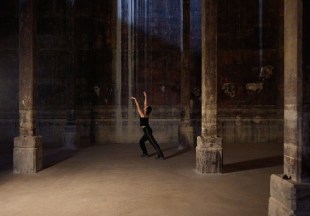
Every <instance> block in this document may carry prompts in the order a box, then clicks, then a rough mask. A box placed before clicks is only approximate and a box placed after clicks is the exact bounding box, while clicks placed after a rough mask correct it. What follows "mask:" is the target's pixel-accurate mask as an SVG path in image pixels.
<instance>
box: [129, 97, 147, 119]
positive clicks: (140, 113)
mask: <svg viewBox="0 0 310 216" xmlns="http://www.w3.org/2000/svg"><path fill="white" fill-rule="evenodd" d="M131 99H132V100H133V101H134V102H135V104H136V108H137V111H138V113H139V115H140V117H141V118H143V117H144V114H143V112H142V111H141V109H140V106H139V103H138V101H137V99H136V98H135V97H131Z"/></svg>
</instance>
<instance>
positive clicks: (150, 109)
mask: <svg viewBox="0 0 310 216" xmlns="http://www.w3.org/2000/svg"><path fill="white" fill-rule="evenodd" d="M151 112H152V107H151V106H147V107H146V109H145V114H146V115H149V114H150V113H151Z"/></svg>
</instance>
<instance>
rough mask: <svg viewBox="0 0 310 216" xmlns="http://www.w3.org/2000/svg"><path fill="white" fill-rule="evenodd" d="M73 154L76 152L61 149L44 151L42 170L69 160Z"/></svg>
mask: <svg viewBox="0 0 310 216" xmlns="http://www.w3.org/2000/svg"><path fill="white" fill-rule="evenodd" d="M75 152H76V150H71V149H63V148H61V149H53V150H48V151H45V152H44V156H43V168H44V169H45V168H48V167H51V166H54V165H56V164H58V163H60V162H62V161H65V160H67V159H69V158H71V157H72V156H73V155H74V154H75Z"/></svg>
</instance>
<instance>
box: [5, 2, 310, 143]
mask: <svg viewBox="0 0 310 216" xmlns="http://www.w3.org/2000/svg"><path fill="white" fill-rule="evenodd" d="M117 2H119V3H121V5H122V7H121V12H120V13H119V14H120V17H118V12H117ZM258 2H259V1H258V0H257V1H246V0H233V1H232V0H220V4H219V5H220V8H219V23H218V31H219V35H218V40H219V53H218V69H219V72H218V88H219V89H218V92H219V93H218V94H219V95H218V99H219V100H218V102H219V107H220V109H221V111H220V115H219V116H220V120H219V121H220V122H221V123H220V124H219V125H221V126H220V127H221V128H220V130H221V133H222V134H223V136H225V134H229V133H230V132H229V131H230V127H233V128H234V127H235V125H236V124H239V121H241V122H242V121H243V120H244V118H249V119H251V121H252V122H258V121H260V120H261V119H264V120H266V121H268V119H270V118H271V117H270V116H274V114H275V113H276V114H277V113H280V114H277V115H278V116H277V118H278V119H280V120H281V117H279V116H281V109H282V106H283V1H282V0H275V1H264V8H263V11H264V18H263V26H262V29H263V32H264V33H263V58H262V63H261V65H262V66H268V65H271V66H272V67H273V70H272V74H271V76H270V77H268V78H267V79H265V80H264V84H263V88H262V89H261V91H260V92H257V91H256V92H251V91H249V90H247V88H246V84H247V83H255V82H261V81H262V80H260V79H259V77H258V75H259V73H258V71H259V69H258V68H259V66H260V62H259V38H258V36H259V25H258V23H259V22H258ZM128 3H131V5H128ZM133 3H134V4H133ZM130 6H131V10H132V11H134V13H133V14H132V16H130V13H129V8H130ZM181 7H182V4H181V1H172V0H151V1H141V0H135V1H127V0H119V1H116V0H105V1H102V0H92V1H89V0H75V1H63V0H38V13H37V22H38V37H37V38H38V70H39V71H38V76H39V80H38V96H39V97H38V107H39V121H38V123H39V127H38V129H39V133H40V135H42V136H43V143H44V145H47V146H51V145H61V143H62V138H63V137H62V136H63V134H62V133H63V127H64V125H65V123H66V112H67V110H68V109H71V108H75V109H76V111H77V113H76V114H77V124H78V127H79V132H80V133H81V134H82V136H83V137H87V136H89V135H90V130H91V127H94V133H96V136H97V138H98V139H99V140H104V139H105V138H106V136H107V134H108V135H111V136H110V137H109V139H108V141H109V142H113V141H115V140H113V139H115V137H116V132H115V131H116V130H123V131H126V130H127V129H128V133H127V132H126V133H125V134H122V136H124V137H126V136H127V135H128V134H130V133H131V134H132V132H130V130H133V129H134V128H136V127H137V125H136V122H135V121H136V113H135V110H134V109H133V107H132V106H131V101H130V100H129V97H130V96H131V95H135V96H137V97H138V99H139V100H140V101H141V100H142V91H143V90H146V91H147V92H148V93H149V96H150V97H149V102H150V104H151V105H153V106H154V107H155V109H154V113H153V114H154V115H153V120H154V121H153V124H154V127H155V131H158V134H159V135H160V136H162V137H163V140H165V141H168V142H177V127H178V123H179V121H180V119H181V107H180V105H181V95H180V90H181V88H182V86H181V67H182V62H181V57H182V55H181V54H182V53H181V48H182V23H181V21H182V19H181V15H182V8H181ZM190 11H191V15H190V19H191V20H190V31H189V32H190V36H189V38H190V70H191V71H190V73H191V74H190V77H191V78H190V80H189V82H190V91H191V99H192V102H193V103H192V105H193V113H192V118H193V119H194V121H193V123H194V126H195V128H196V133H197V134H195V136H196V135H199V128H200V122H199V121H200V111H201V105H200V88H201V86H200V85H201V79H200V77H201V30H200V29H201V21H200V18H201V1H200V0H191V1H190ZM0 17H1V19H0V76H1V85H2V86H3V88H0V102H1V103H0V108H1V113H2V114H1V116H2V117H1V118H2V119H1V124H2V125H3V128H4V125H7V123H5V120H4V118H7V116H13V117H9V118H10V119H11V120H10V121H11V123H10V124H12V125H11V126H10V127H9V128H10V129H9V130H10V131H6V132H3V133H5V134H0V137H6V138H2V139H1V140H8V141H10V140H13V137H14V136H16V133H17V132H18V123H17V122H18V121H17V114H18V97H17V96H18V1H17V0H14V1H12V0H3V2H2V6H1V8H0ZM118 23H120V24H121V28H120V32H117V31H118V28H117V24H118ZM118 38H120V41H117V39H118ZM119 46H120V47H119ZM119 53H120V56H118V54H119ZM129 54H130V55H132V56H131V58H130V55H129ZM118 58H120V62H121V73H120V77H117V73H118V71H117V59H118ZM130 64H131V68H130ZM305 68H306V69H307V68H308V66H307V65H305ZM119 81H120V82H121V83H118V82H119ZM95 86H98V87H99V88H100V94H99V96H97V95H96V94H95V92H94V89H93V88H94V87H95ZM227 86H228V87H227ZM232 86H234V87H233V88H234V92H232V89H230V88H229V87H232ZM118 88H120V89H118ZM118 94H119V95H120V98H118V97H117V95H118ZM7 95H9V96H10V97H6V96H7ZM12 98H13V100H12ZM14 98H15V100H14ZM118 99H120V101H118ZM141 102H142V101H141ZM91 107H92V109H93V111H94V112H93V113H92V114H91ZM5 110H10V111H11V110H15V111H13V114H7V113H6V111H5ZM253 110H255V111H253ZM256 110H258V112H256ZM278 111H279V112H278ZM257 113H259V116H258V115H257ZM91 118H94V120H95V121H91ZM239 118H241V120H240V119H239ZM230 120H232V122H233V124H232V125H231V126H227V127H226V126H225V125H226V123H225V122H228V121H230ZM266 121H264V122H266ZM130 122H131V123H130ZM92 123H93V124H94V123H95V125H91V124H92ZM255 124H256V123H255ZM264 124H265V123H262V124H260V125H259V127H261V128H263V129H262V131H263V130H265V129H266V128H265V127H264ZM276 124H277V123H275V124H274V125H276ZM256 126H257V125H256ZM256 126H253V125H247V126H245V127H247V128H248V132H247V133H246V135H245V136H246V137H248V138H249V139H248V140H250V138H251V137H253V130H254V129H255V127H256ZM7 128H8V127H7ZM111 128H112V129H111ZM165 128H168V129H167V130H164V129H165ZM253 128H254V129H253ZM239 129H240V128H239ZM241 129H242V128H241ZM135 130H139V127H137V129H135ZM266 130H268V131H269V132H270V133H271V134H272V131H273V130H274V129H272V128H271V129H270V128H269V129H266ZM2 131H5V130H2ZM240 131H243V130H240ZM262 133H263V132H262ZM264 133H265V132H264ZM268 136H269V135H268ZM270 136H272V135H270ZM242 139H243V138H242V137H239V138H238V137H234V138H227V139H226V141H227V142H238V140H242ZM268 139H269V138H268ZM268 139H267V141H268ZM244 140H246V139H244ZM121 141H122V140H121V138H120V142H121ZM127 141H128V142H129V141H136V137H132V139H131V140H127ZM264 142H265V141H264Z"/></svg>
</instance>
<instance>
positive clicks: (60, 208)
mask: <svg viewBox="0 0 310 216" xmlns="http://www.w3.org/2000/svg"><path fill="white" fill-rule="evenodd" d="M161 146H162V149H163V150H164V154H165V156H166V157H167V159H166V160H164V161H157V160H155V159H154V158H155V155H154V156H153V157H150V158H140V157H139V155H140V152H139V149H138V145H137V144H131V145H129V144H109V145H95V146H91V147H88V148H83V149H80V150H78V151H75V152H72V151H68V150H56V149H54V150H45V157H44V164H45V169H44V170H42V171H41V172H39V173H37V174H31V175H16V174H12V168H11V167H12V164H11V155H0V158H1V159H0V162H1V165H0V206H1V208H0V215H1V216H17V215H18V216H153V215H154V216H155V215H156V216H243V215H244V216H264V215H267V211H268V198H269V179H270V175H271V174H273V173H282V146H281V145H261V146H258V145H250V144H249V145H247V146H245V145H243V146H237V145H234V146H224V174H219V175H200V174H198V173H196V171H195V149H192V150H189V151H184V152H178V150H177V147H176V146H169V145H167V144H166V145H165V144H162V145H161ZM149 149H151V148H149ZM150 152H151V150H150Z"/></svg>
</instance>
